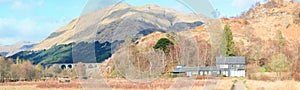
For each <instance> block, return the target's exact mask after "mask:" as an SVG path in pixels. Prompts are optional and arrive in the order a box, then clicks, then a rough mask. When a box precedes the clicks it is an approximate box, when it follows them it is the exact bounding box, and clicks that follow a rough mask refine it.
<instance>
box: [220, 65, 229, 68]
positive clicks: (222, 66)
mask: <svg viewBox="0 0 300 90" xmlns="http://www.w3.org/2000/svg"><path fill="white" fill-rule="evenodd" d="M220 68H228V65H220Z"/></svg>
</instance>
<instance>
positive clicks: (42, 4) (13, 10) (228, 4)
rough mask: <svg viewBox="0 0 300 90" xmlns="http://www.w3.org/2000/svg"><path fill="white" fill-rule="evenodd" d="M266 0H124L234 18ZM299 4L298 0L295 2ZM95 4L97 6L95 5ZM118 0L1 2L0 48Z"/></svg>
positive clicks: (43, 34) (47, 32)
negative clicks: (216, 12) (215, 13)
mask: <svg viewBox="0 0 300 90" xmlns="http://www.w3.org/2000/svg"><path fill="white" fill-rule="evenodd" d="M263 1H265V0H209V1H207V0H124V1H122V2H126V3H129V4H131V5H134V6H142V5H146V4H156V5H159V6H161V7H164V8H172V9H175V10H177V11H181V12H186V13H192V12H193V13H200V14H204V15H208V16H211V11H215V10H217V11H218V12H219V17H230V16H237V15H239V14H240V13H241V12H243V11H246V10H248V9H249V8H250V7H251V6H252V5H253V4H255V3H256V2H261V3H263ZM298 1H300V0H298ZM95 2H97V3H95ZM116 2H119V1H118V0H0V45H10V44H13V43H15V42H18V41H31V42H40V41H41V40H43V39H45V38H47V36H49V35H50V34H51V32H54V31H55V30H57V29H58V28H60V27H62V26H64V25H67V24H68V23H69V22H70V21H71V20H72V19H74V18H77V17H79V16H80V15H82V14H85V13H88V12H91V11H93V10H96V9H99V8H103V7H106V6H107V5H110V4H114V3H116Z"/></svg>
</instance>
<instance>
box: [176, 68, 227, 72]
mask: <svg viewBox="0 0 300 90" xmlns="http://www.w3.org/2000/svg"><path fill="white" fill-rule="evenodd" d="M216 70H225V69H221V68H218V67H216V66H206V67H182V68H176V69H174V70H173V72H175V73H183V72H189V71H216Z"/></svg>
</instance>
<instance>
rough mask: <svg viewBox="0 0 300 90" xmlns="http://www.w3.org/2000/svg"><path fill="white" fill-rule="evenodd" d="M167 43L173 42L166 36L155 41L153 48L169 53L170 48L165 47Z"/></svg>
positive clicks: (171, 43)
mask: <svg viewBox="0 0 300 90" xmlns="http://www.w3.org/2000/svg"><path fill="white" fill-rule="evenodd" d="M168 45H174V43H173V42H172V41H170V40H169V39H167V38H161V39H159V40H158V41H157V43H156V45H155V46H154V47H153V48H154V49H160V50H163V51H164V52H165V53H169V51H170V50H169V49H168V48H167V46H168Z"/></svg>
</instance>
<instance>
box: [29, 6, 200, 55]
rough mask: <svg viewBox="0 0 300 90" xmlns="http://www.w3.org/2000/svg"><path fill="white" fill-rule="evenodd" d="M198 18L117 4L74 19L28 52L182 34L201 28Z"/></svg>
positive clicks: (197, 16)
mask: <svg viewBox="0 0 300 90" xmlns="http://www.w3.org/2000/svg"><path fill="white" fill-rule="evenodd" d="M202 18H204V17H202V16H200V15H195V14H185V13H181V12H177V11H175V10H172V9H165V8H161V7H159V6H156V5H146V6H130V5H128V4H117V5H112V6H109V7H106V8H103V9H100V10H97V11H95V12H91V13H88V14H85V15H82V16H80V17H79V18H77V19H74V20H73V21H72V22H70V23H69V24H68V25H66V26H64V27H62V28H60V29H58V30H56V31H55V32H54V33H52V34H51V35H50V36H49V37H48V38H47V39H45V40H43V41H42V42H41V43H39V44H38V45H37V46H35V47H34V48H33V49H32V50H42V49H49V48H51V47H52V46H55V45H60V44H69V43H72V42H83V41H84V42H94V41H100V42H105V41H109V42H113V41H115V40H124V39H125V38H126V37H128V36H131V37H134V38H135V39H138V38H140V37H142V36H145V35H147V34H150V33H152V32H155V31H161V32H169V31H182V30H185V29H190V28H194V27H197V26H200V25H202V24H203V22H201V21H203V20H202Z"/></svg>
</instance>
